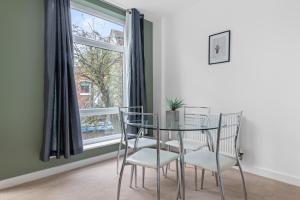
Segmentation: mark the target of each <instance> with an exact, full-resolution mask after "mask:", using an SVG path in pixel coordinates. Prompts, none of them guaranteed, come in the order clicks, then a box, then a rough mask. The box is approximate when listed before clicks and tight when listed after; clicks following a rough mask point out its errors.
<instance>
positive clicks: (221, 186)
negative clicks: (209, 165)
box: [216, 171, 225, 200]
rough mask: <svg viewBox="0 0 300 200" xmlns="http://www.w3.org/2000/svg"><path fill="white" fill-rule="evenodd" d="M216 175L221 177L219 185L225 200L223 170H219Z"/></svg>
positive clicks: (222, 197)
mask: <svg viewBox="0 0 300 200" xmlns="http://www.w3.org/2000/svg"><path fill="white" fill-rule="evenodd" d="M216 176H218V179H219V183H220V184H219V187H220V191H221V199H222V200H225V195H224V185H223V179H222V175H221V172H220V171H219V172H218V173H217V174H216Z"/></svg>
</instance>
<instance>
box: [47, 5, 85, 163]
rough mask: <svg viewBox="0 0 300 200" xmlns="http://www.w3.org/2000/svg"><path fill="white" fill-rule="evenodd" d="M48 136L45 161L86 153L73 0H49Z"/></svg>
mask: <svg viewBox="0 0 300 200" xmlns="http://www.w3.org/2000/svg"><path fill="white" fill-rule="evenodd" d="M44 87H45V91H44V137H43V144H42V150H41V160H43V161H48V160H49V158H50V156H56V158H60V157H61V156H64V157H65V158H69V157H70V156H71V155H75V154H78V153H81V152H82V149H83V148H82V147H83V146H82V138H81V127H80V116H79V110H78V103H77V96H76V87H75V81H74V72H73V41H72V27H71V14H70V0H45V82H44Z"/></svg>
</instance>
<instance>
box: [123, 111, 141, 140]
mask: <svg viewBox="0 0 300 200" xmlns="http://www.w3.org/2000/svg"><path fill="white" fill-rule="evenodd" d="M121 111H124V112H133V113H144V107H143V106H127V107H119V118H120V122H121V115H120V114H121ZM133 117H134V116H132V117H131V118H133ZM137 117H141V116H137ZM141 122H144V120H143V119H141ZM121 126H122V125H121ZM132 130H133V131H132V132H136V133H137V131H136V129H134V128H132ZM142 136H144V132H143V133H142ZM121 140H122V141H123V140H124V134H123V131H122V132H121Z"/></svg>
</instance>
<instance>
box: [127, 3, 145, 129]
mask: <svg viewBox="0 0 300 200" xmlns="http://www.w3.org/2000/svg"><path fill="white" fill-rule="evenodd" d="M131 15H132V16H131V17H132V20H131V23H132V24H131V27H132V30H131V41H132V47H131V48H130V49H131V50H130V52H129V56H130V63H129V69H130V80H129V106H143V109H144V111H145V112H147V100H146V82H145V59H144V15H142V14H140V12H139V11H138V10H137V9H135V8H133V9H131ZM135 120H136V119H135ZM134 132H135V133H136V132H137V129H134V128H132V130H131V133H134Z"/></svg>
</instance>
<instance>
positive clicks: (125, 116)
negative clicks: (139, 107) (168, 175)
mask: <svg viewBox="0 0 300 200" xmlns="http://www.w3.org/2000/svg"><path fill="white" fill-rule="evenodd" d="M145 118H147V121H148V122H149V123H148V124H147V127H148V128H151V129H153V130H154V131H156V146H155V147H156V148H142V149H138V150H137V151H135V152H134V153H133V154H131V155H128V149H129V133H128V131H127V130H128V127H130V126H131V127H132V124H137V125H138V126H139V125H140V124H141V121H140V120H145ZM120 119H121V128H122V131H123V134H124V141H125V155H124V157H123V162H122V167H121V171H120V175H119V182H118V190H117V200H119V199H120V189H121V183H122V177H123V172H124V168H125V166H126V165H131V166H132V167H133V166H141V167H143V175H144V169H145V168H152V169H155V170H156V181H157V185H156V192H157V194H156V199H157V200H160V169H161V168H163V167H164V166H166V165H167V164H169V163H170V162H172V161H176V166H177V167H176V168H177V170H176V173H177V177H178V176H179V175H178V173H179V172H178V157H179V155H178V154H176V153H173V152H169V151H164V150H161V149H160V144H161V142H160V130H159V120H158V115H157V114H154V113H134V112H125V111H122V110H121V111H120ZM133 119H134V120H133ZM136 119H138V120H136ZM145 121H146V120H145ZM138 139H139V137H136V141H135V144H137V143H138ZM132 176H133V174H132V173H131V177H132ZM143 185H144V178H143ZM178 191H179V179H178V178H177V192H178Z"/></svg>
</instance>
